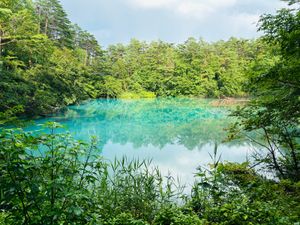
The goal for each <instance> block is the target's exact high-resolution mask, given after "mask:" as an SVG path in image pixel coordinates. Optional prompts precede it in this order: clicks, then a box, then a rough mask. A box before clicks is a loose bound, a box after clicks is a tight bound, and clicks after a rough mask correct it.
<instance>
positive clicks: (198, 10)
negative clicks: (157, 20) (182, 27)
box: [127, 0, 237, 19]
mask: <svg viewBox="0 0 300 225" xmlns="http://www.w3.org/2000/svg"><path fill="white" fill-rule="evenodd" d="M127 1H128V3H129V4H130V5H131V6H133V7H135V8H142V9H163V10H168V11H171V12H173V13H176V14H180V15H183V16H186V17H193V18H198V19H203V18H205V17H207V16H209V15H211V14H212V13H216V12H218V11H220V10H224V9H226V8H229V7H232V6H234V5H235V4H236V3H237V0H127Z"/></svg>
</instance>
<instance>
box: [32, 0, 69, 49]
mask: <svg viewBox="0 0 300 225" xmlns="http://www.w3.org/2000/svg"><path fill="white" fill-rule="evenodd" d="M35 4H36V11H37V12H36V13H37V15H38V21H39V33H43V34H45V35H47V36H48V37H49V38H50V39H51V40H53V41H55V43H56V45H57V46H60V47H69V48H71V47H72V46H73V39H74V38H73V35H74V34H73V32H72V26H71V22H70V20H69V19H68V17H67V14H66V12H65V11H64V9H63V8H62V6H61V4H60V2H59V1H58V0H38V1H37V2H36V3H35Z"/></svg>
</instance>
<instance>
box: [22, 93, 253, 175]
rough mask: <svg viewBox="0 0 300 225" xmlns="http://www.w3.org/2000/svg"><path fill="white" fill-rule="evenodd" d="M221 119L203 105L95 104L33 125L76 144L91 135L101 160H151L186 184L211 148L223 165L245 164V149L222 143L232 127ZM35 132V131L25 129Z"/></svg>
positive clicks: (219, 112) (162, 101)
mask: <svg viewBox="0 0 300 225" xmlns="http://www.w3.org/2000/svg"><path fill="white" fill-rule="evenodd" d="M227 114H228V112H227V110H226V109H225V108H220V107H218V108H217V107H212V106H211V105H210V100H203V99H186V98H158V99H142V100H106V99H99V100H93V101H88V102H86V103H84V104H81V105H78V106H71V107H69V108H68V110H66V111H65V112H64V113H61V114H58V115H54V116H53V117H51V118H47V119H42V120H37V121H36V123H37V124H40V123H44V122H46V121H56V122H59V123H61V124H62V125H64V126H65V127H66V128H67V129H68V130H69V131H70V132H71V134H73V136H74V137H75V138H78V139H81V140H89V138H90V137H91V136H92V135H95V136H97V137H98V139H99V147H100V148H101V150H102V154H103V156H104V157H105V158H108V159H113V158H114V157H122V156H123V155H126V156H127V157H134V158H140V159H144V158H147V159H149V158H151V159H153V163H154V164H155V165H157V166H159V167H160V169H161V170H163V171H170V172H172V174H175V175H179V176H180V177H184V178H185V179H184V180H187V178H192V176H193V172H195V169H196V167H197V166H199V165H200V164H206V163H208V162H210V158H209V154H208V152H212V151H213V149H214V146H215V145H217V146H218V150H219V153H220V154H222V159H223V160H230V161H244V160H245V157H246V155H247V152H248V151H249V150H250V149H251V146H250V144H248V143H245V142H237V141H236V142H230V143H223V140H224V139H225V138H226V131H225V130H224V128H226V127H227V126H228V125H229V124H230V123H231V122H232V121H231V119H229V118H228V117H227ZM35 129H38V127H37V126H36V125H35V126H31V127H29V128H28V130H35ZM188 180H190V179H188Z"/></svg>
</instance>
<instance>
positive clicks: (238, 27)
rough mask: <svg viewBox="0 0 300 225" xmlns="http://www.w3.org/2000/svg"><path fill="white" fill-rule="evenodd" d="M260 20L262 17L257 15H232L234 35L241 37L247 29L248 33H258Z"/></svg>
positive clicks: (231, 22) (231, 23)
mask: <svg viewBox="0 0 300 225" xmlns="http://www.w3.org/2000/svg"><path fill="white" fill-rule="evenodd" d="M259 18H260V15H257V14H246V13H241V14H237V15H231V16H230V25H231V30H232V33H233V34H232V35H239V34H241V33H242V32H243V31H244V30H245V29H247V30H248V32H256V30H257V23H258V21H259Z"/></svg>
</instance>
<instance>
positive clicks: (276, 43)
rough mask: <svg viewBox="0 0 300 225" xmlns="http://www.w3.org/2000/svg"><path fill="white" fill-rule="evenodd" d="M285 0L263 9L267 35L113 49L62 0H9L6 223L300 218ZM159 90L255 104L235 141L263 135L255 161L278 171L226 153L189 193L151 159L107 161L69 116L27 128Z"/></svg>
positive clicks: (4, 14)
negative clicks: (86, 105)
mask: <svg viewBox="0 0 300 225" xmlns="http://www.w3.org/2000/svg"><path fill="white" fill-rule="evenodd" d="M285 2H287V3H288V4H289V7H288V8H284V9H279V10H278V11H277V12H276V13H275V14H273V15H271V14H267V15H262V16H261V19H260V21H259V24H258V30H259V31H260V32H262V34H263V35H262V36H261V37H260V38H257V39H253V40H247V39H239V38H234V37H232V38H230V39H229V40H226V41H223V40H220V41H216V42H207V41H205V40H203V39H196V38H193V37H191V38H189V39H188V40H186V41H185V42H184V43H181V44H174V43H167V42H164V41H161V40H157V41H152V42H145V41H140V40H137V39H132V40H131V41H130V42H129V43H128V44H114V45H110V46H108V47H107V48H105V49H104V48H103V47H101V46H100V44H99V43H98V42H97V40H96V38H95V37H94V36H93V34H90V33H89V32H87V31H85V30H83V29H82V28H80V27H79V26H78V25H76V24H73V23H72V22H71V21H70V20H69V19H68V15H67V14H66V12H65V10H64V9H63V7H62V5H61V4H60V2H59V0H35V1H31V0H1V2H0V143H1V144H0V225H2V224H3V225H6V224H107V225H109V224H110V225H122V224H124V225H127V224H128V225H133V224H135V225H144V224H161V225H168V224H170V225H171V224H173V225H181V224H182V225H192V224H199V225H201V224H203V225H204V224H208V225H209V224H229V225H230V224H235V225H237V224H249V225H250V224H270V225H271V224H272V225H273V224H295V225H296V224H299V222H300V125H299V124H300V42H299V40H300V11H299V10H300V4H299V3H300V1H299V0H287V1H285ZM157 97H194V98H215V99H224V98H247V99H249V102H248V103H247V104H246V105H242V106H239V107H237V108H236V109H235V110H233V111H232V112H231V116H232V117H235V118H236V119H237V120H236V121H237V122H235V123H233V124H231V125H230V127H228V130H229V135H228V139H239V138H241V136H242V135H247V133H248V132H258V131H259V132H261V133H262V135H263V142H261V140H251V141H253V142H255V143H257V144H259V145H260V146H261V148H262V149H264V151H266V152H267V154H266V155H263V154H261V155H256V156H255V159H254V161H255V166H258V167H260V168H264V169H266V170H268V171H269V172H270V173H271V174H272V178H270V177H265V176H262V175H261V174H260V173H259V172H258V171H257V170H256V167H255V166H254V165H252V164H249V163H247V162H245V163H241V164H238V163H229V162H228V163H221V162H219V160H218V157H217V156H216V155H215V157H212V163H211V165H210V169H209V170H203V169H201V168H199V169H198V170H197V171H195V172H196V175H195V178H196V180H195V183H194V185H193V187H192V190H191V193H190V194H189V195H187V194H184V193H182V189H181V187H180V185H178V184H177V183H176V182H175V181H174V180H173V179H172V178H171V177H167V178H166V177H164V176H162V175H161V173H160V171H159V170H158V169H155V168H154V169H153V168H152V167H151V166H150V164H149V162H147V161H146V160H145V161H139V160H133V161H131V160H128V159H126V158H124V159H122V160H115V161H114V162H107V161H105V160H104V159H103V158H101V156H99V155H95V154H94V152H95V151H94V150H95V149H97V145H96V143H95V142H96V141H95V140H94V141H93V140H92V141H91V142H90V143H85V142H82V141H79V140H74V138H72V137H71V135H69V134H59V133H57V132H56V130H57V129H58V128H60V124H58V123H47V124H45V125H44V126H45V127H47V128H48V129H50V130H51V132H50V133H49V134H44V133H40V134H37V135H33V134H32V133H30V132H27V131H24V129H22V127H23V125H24V119H25V120H27V119H33V118H39V117H45V116H48V115H51V114H53V113H55V112H59V111H61V110H63V109H64V108H66V107H67V106H69V105H74V104H79V103H81V102H82V101H84V100H88V99H98V98H109V99H112V98H118V99H137V98H157ZM249 138H251V137H249ZM40 149H43V151H42V152H41V151H40ZM216 154H217V153H216Z"/></svg>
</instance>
